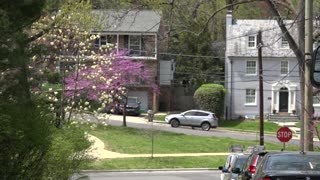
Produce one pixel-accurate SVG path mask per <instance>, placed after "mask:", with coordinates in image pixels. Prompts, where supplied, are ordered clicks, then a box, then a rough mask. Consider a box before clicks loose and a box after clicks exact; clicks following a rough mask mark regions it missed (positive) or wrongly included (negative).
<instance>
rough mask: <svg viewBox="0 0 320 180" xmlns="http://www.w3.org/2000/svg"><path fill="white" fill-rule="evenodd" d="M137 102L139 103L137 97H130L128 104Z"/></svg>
mask: <svg viewBox="0 0 320 180" xmlns="http://www.w3.org/2000/svg"><path fill="white" fill-rule="evenodd" d="M136 103H137V99H134V98H128V104H136Z"/></svg>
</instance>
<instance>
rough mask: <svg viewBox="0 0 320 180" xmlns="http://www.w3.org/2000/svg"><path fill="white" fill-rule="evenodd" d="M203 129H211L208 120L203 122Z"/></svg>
mask: <svg viewBox="0 0 320 180" xmlns="http://www.w3.org/2000/svg"><path fill="white" fill-rule="evenodd" d="M201 129H202V130H204V131H209V130H210V124H209V123H208V122H204V123H202V124H201Z"/></svg>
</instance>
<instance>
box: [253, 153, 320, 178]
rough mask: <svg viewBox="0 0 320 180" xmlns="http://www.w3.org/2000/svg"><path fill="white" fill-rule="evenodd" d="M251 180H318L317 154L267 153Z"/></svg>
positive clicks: (319, 168) (319, 167)
mask: <svg viewBox="0 0 320 180" xmlns="http://www.w3.org/2000/svg"><path fill="white" fill-rule="evenodd" d="M252 179H253V180H262V179H263V180H289V179H290V180H302V179H304V180H317V179H320V153H319V152H274V153H273V152H269V153H267V154H266V155H265V156H264V157H263V158H262V160H261V162H260V163H259V164H258V166H257V170H256V173H255V175H254V176H253V178H252Z"/></svg>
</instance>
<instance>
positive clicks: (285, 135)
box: [277, 127, 292, 142]
mask: <svg viewBox="0 0 320 180" xmlns="http://www.w3.org/2000/svg"><path fill="white" fill-rule="evenodd" d="M277 138H278V139H279V141H281V142H288V141H290V139H291V138H292V131H291V130H290V129H289V128H288V127H281V128H279V129H278V131H277Z"/></svg>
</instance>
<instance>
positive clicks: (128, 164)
mask: <svg viewBox="0 0 320 180" xmlns="http://www.w3.org/2000/svg"><path fill="white" fill-rule="evenodd" d="M225 160H226V156H201V157H155V158H153V159H152V158H121V159H105V160H99V161H95V162H92V163H90V164H87V165H86V166H85V167H83V169H88V170H89V169H95V170H109V169H164V168H218V166H222V165H223V164H224V162H225Z"/></svg>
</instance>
